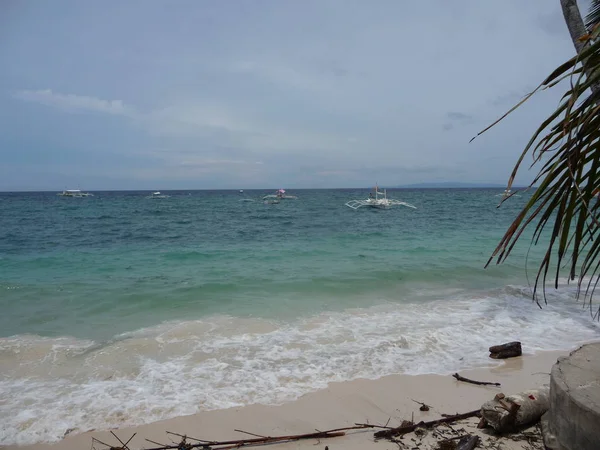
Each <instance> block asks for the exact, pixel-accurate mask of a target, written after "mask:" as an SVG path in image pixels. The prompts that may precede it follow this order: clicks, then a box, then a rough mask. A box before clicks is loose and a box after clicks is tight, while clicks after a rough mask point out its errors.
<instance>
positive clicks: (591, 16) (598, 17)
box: [585, 0, 600, 28]
mask: <svg viewBox="0 0 600 450" xmlns="http://www.w3.org/2000/svg"><path fill="white" fill-rule="evenodd" d="M599 23H600V0H592V1H591V4H590V10H589V12H588V15H587V16H586V18H585V25H586V26H587V27H588V28H593V27H594V26H595V25H598V24H599Z"/></svg>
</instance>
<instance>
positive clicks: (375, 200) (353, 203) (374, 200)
mask: <svg viewBox="0 0 600 450" xmlns="http://www.w3.org/2000/svg"><path fill="white" fill-rule="evenodd" d="M346 206H347V207H348V208H352V209H358V208H362V207H363V206H367V207H369V208H378V209H388V208H391V207H392V206H406V207H408V208H413V209H417V207H416V206H413V205H411V204H410V203H406V202H401V201H400V200H393V199H390V198H387V190H386V189H384V190H383V192H380V191H379V187H378V186H375V196H373V194H372V193H370V194H369V198H368V199H366V200H350V201H349V202H347V203H346Z"/></svg>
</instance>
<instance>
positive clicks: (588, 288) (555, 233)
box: [478, 0, 600, 319]
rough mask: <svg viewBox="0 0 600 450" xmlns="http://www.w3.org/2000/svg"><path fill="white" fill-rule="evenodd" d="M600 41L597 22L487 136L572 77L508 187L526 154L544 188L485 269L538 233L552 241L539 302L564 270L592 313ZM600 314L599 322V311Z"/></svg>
mask: <svg viewBox="0 0 600 450" xmlns="http://www.w3.org/2000/svg"><path fill="white" fill-rule="evenodd" d="M594 8H596V9H594ZM594 11H596V12H597V14H598V15H600V0H598V1H596V2H594V5H593V6H592V10H591V13H593V12H594ZM599 36H600V26H599V25H598V24H596V25H594V29H593V30H592V31H591V32H590V35H589V36H585V37H584V38H583V41H584V47H583V49H582V50H581V51H580V53H579V55H577V56H576V57H574V58H572V59H570V60H569V61H567V62H565V63H564V64H562V65H561V66H560V67H558V68H557V69H556V70H554V72H552V73H551V74H550V75H549V76H548V77H547V78H546V79H545V80H544V81H543V82H542V83H541V84H540V85H539V86H538V87H537V88H536V89H535V90H534V91H533V92H532V93H531V94H529V95H528V96H526V97H525V99H523V100H522V101H521V102H520V103H519V104H517V105H516V106H515V107H513V108H512V109H511V110H509V111H508V112H507V113H506V114H505V115H503V116H502V117H501V118H500V119H498V120H497V121H496V122H494V123H493V124H492V125H490V126H489V127H487V128H486V129H484V130H483V131H482V132H481V133H484V132H485V131H487V130H488V129H489V128H491V127H493V126H494V125H496V124H497V123H498V122H499V121H501V120H503V119H504V118H505V117H506V116H507V115H509V114H510V113H511V112H512V111H514V110H515V109H516V108H518V107H519V106H521V105H522V104H523V103H524V102H525V101H527V100H528V99H529V98H530V97H531V96H532V95H534V94H535V93H537V92H539V91H540V90H543V89H549V88H552V87H555V86H557V85H558V83H559V82H560V81H561V80H563V79H565V78H569V79H570V86H569V89H568V90H567V92H566V93H565V94H564V96H563V98H562V101H561V103H560V104H559V106H558V108H557V109H556V111H554V112H553V113H552V114H550V116H549V117H548V118H547V119H546V120H545V121H544V122H543V123H542V124H541V125H540V127H539V128H538V129H537V130H536V131H535V133H534V134H533V136H532V138H531V140H530V141H529V142H528V143H527V145H526V147H525V149H524V150H523V152H522V154H521V156H520V157H519V159H518V161H517V163H516V165H515V168H514V170H513V172H512V174H511V176H510V178H509V181H508V188H509V189H510V188H511V186H512V183H513V181H514V179H515V177H516V175H517V173H518V171H519V170H520V168H521V165H522V163H523V160H524V158H525V156H526V155H528V154H531V155H532V156H533V164H532V166H540V169H539V171H538V174H537V176H536V177H535V179H534V181H533V182H532V184H531V186H530V187H533V186H534V185H538V187H537V189H536V190H535V191H534V192H533V194H532V196H531V198H530V199H529V201H528V202H527V204H526V205H525V206H524V207H523V209H522V211H521V212H520V213H519V215H518V216H517V217H516V219H515V220H514V222H513V223H512V224H511V226H510V227H509V228H508V230H507V231H506V233H505V234H504V236H503V237H502V239H501V240H500V243H499V244H498V246H497V247H496V249H495V250H494V252H493V253H492V255H491V257H490V259H489V261H488V263H487V265H486V267H487V266H488V265H489V264H491V263H492V262H493V261H494V260H495V261H496V263H497V264H499V263H502V262H504V261H505V260H506V258H508V257H509V255H510V254H511V251H512V250H513V248H514V247H515V245H516V244H517V242H518V241H519V239H520V238H521V237H522V236H523V233H524V232H525V231H526V230H527V229H529V228H532V229H533V235H532V243H533V244H538V243H540V242H542V241H545V242H547V249H546V251H545V253H544V256H543V257H542V260H541V261H540V266H539V268H538V272H537V276H536V279H535V286H534V293H533V296H534V300H535V301H536V302H538V304H539V295H538V294H539V292H540V291H541V297H542V298H543V299H544V301H545V300H546V282H547V281H548V279H549V277H552V278H553V280H554V283H553V284H554V287H555V288H557V287H558V285H559V278H560V275H561V274H562V273H563V272H565V271H566V275H567V277H568V279H569V280H575V279H577V286H578V294H579V295H582V294H583V299H584V302H588V303H589V306H590V308H591V306H592V296H593V293H594V290H595V288H596V286H597V284H598V283H599V282H600V239H599V237H600V236H599V234H600V221H599V218H597V213H598V210H599V205H600V200H598V199H597V195H596V194H597V192H600V92H599V91H598V90H592V89H590V87H591V86H593V85H594V84H596V83H598V82H600V40H599V39H598V37H599ZM481 133H479V134H478V136H479V135H480V134H481ZM505 200H506V199H504V200H503V201H505ZM551 274H552V275H551ZM596 315H597V317H598V318H599V319H600V310H598V311H597V312H596Z"/></svg>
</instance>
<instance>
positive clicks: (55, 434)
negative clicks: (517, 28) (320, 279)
mask: <svg viewBox="0 0 600 450" xmlns="http://www.w3.org/2000/svg"><path fill="white" fill-rule="evenodd" d="M439 294H440V295H439V296H438V300H433V301H426V302H422V301H420V302H414V303H402V304H397V303H394V304H392V303H387V304H383V305H379V306H376V307H371V308H362V309H361V308H357V309H351V310H346V311H343V312H329V313H322V314H318V315H314V316H312V317H309V318H303V319H298V320H292V321H275V320H264V319H259V318H236V317H230V316H212V317H208V318H205V319H203V320H195V321H182V322H169V323H163V324H160V325H157V326H155V327H150V328H144V329H141V330H137V331H134V332H129V333H125V334H121V335H118V336H115V337H114V338H113V339H111V340H110V341H106V342H95V341H91V340H82V339H75V338H70V337H61V338H47V337H41V336H33V335H18V336H12V337H9V338H2V339H0V373H1V374H2V376H1V377H0V444H3V445H9V444H19V445H25V444H32V443H35V442H42V441H45V442H52V441H56V440H59V439H61V438H62V437H63V436H64V434H65V432H66V430H68V429H74V430H75V431H85V430H89V429H92V428H95V429H107V428H111V427H120V426H131V425H139V424H143V423H149V422H153V421H156V420H161V419H166V418H170V417H175V416H180V415H187V414H193V413H195V412H198V411H200V410H212V409H223V408H229V407H237V406H241V405H247V404H252V403H263V404H281V403H284V402H288V401H292V400H294V399H296V398H298V397H299V396H301V395H303V394H305V393H307V392H311V391H315V390H318V389H322V388H325V387H326V386H327V384H328V383H331V382H338V381H346V380H352V379H356V378H370V379H375V378H379V377H382V376H385V375H390V374H397V373H405V374H424V373H441V374H446V373H451V372H453V371H458V370H462V369H465V368H472V367H480V366H485V365H490V364H494V362H490V360H489V358H488V356H487V355H488V353H487V348H488V346H489V345H490V341H489V336H494V343H496V342H502V341H510V340H520V341H521V342H523V344H524V351H525V352H526V353H534V352H536V351H540V350H559V349H563V350H564V349H570V348H573V347H574V346H576V345H577V344H579V343H582V342H585V341H590V340H594V339H598V338H600V327H599V326H598V324H597V323H596V322H594V321H592V320H591V318H590V316H589V312H588V311H586V310H583V309H582V308H581V307H580V305H577V304H575V303H574V301H573V298H574V296H573V291H572V290H564V291H561V292H560V293H557V292H550V293H549V295H550V299H549V301H550V305H549V306H547V307H545V308H544V309H543V310H540V309H539V308H538V307H537V306H536V305H535V304H534V303H532V302H531V297H530V289H529V288H524V287H519V286H507V287H506V288H504V289H499V290H496V291H492V292H488V293H485V294H474V293H472V292H471V293H467V292H461V291H459V290H455V289H449V290H446V291H440V293H439ZM465 336H468V337H469V338H468V339H465Z"/></svg>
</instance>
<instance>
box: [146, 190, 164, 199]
mask: <svg viewBox="0 0 600 450" xmlns="http://www.w3.org/2000/svg"><path fill="white" fill-rule="evenodd" d="M169 197H170V196H169V195H165V194H161V193H160V192H159V191H156V192H153V193H152V194H151V195H149V196H148V197H146V198H169Z"/></svg>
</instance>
